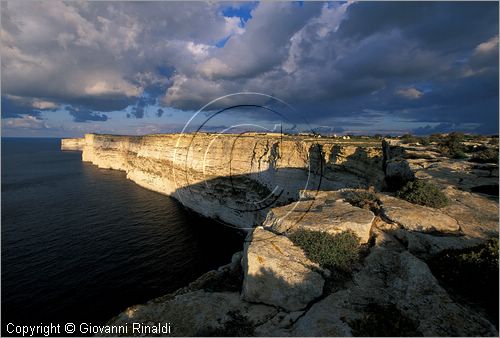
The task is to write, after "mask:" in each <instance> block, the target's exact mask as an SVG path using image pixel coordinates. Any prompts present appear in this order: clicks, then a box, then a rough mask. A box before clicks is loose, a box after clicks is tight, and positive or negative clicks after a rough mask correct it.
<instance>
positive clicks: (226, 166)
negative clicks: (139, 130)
mask: <svg viewBox="0 0 500 338" xmlns="http://www.w3.org/2000/svg"><path fill="white" fill-rule="evenodd" d="M70 143H71V144H76V143H79V144H83V147H82V150H83V153H82V159H83V161H87V162H91V163H93V164H95V165H97V166H98V167H100V168H107V169H116V170H123V171H125V172H126V173H127V178H128V179H130V180H132V181H134V182H136V183H137V184H139V185H141V186H142V187H145V188H147V189H150V190H153V191H157V192H159V193H162V194H166V195H170V196H173V197H174V198H176V199H178V200H179V201H180V202H181V203H182V204H183V205H184V206H186V207H188V208H190V209H192V210H194V211H196V212H198V213H200V214H202V215H204V216H207V217H211V218H214V219H220V220H222V221H224V222H226V223H228V224H231V225H234V226H237V227H239V228H250V227H253V226H255V225H259V224H262V222H263V221H264V219H265V216H266V214H267V212H268V210H269V209H270V208H271V207H275V206H278V205H283V204H287V203H290V202H291V201H295V200H298V199H299V191H300V190H332V189H340V188H345V187H352V188H362V187H368V186H379V185H380V184H381V181H382V179H383V171H382V150H381V147H380V144H377V143H376V142H372V143H370V142H358V143H356V142H349V143H345V142H344V143H342V141H339V140H335V139H329V138H311V137H309V138H308V137H305V136H284V135H278V134H253V133H251V134H241V135H232V134H207V133H197V134H163V135H146V136H117V135H97V134H87V135H85V138H84V139H82V140H81V141H79V142H74V141H71V142H69V141H65V142H64V144H65V146H64V147H63V149H69V148H66V144H70Z"/></svg>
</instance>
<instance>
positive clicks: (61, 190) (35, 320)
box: [1, 138, 243, 333]
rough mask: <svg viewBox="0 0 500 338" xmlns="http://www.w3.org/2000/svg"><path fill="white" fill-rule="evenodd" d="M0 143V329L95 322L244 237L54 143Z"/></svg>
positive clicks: (167, 287)
mask: <svg viewBox="0 0 500 338" xmlns="http://www.w3.org/2000/svg"><path fill="white" fill-rule="evenodd" d="M1 146H2V148H1V160H2V162H1V170H2V172H1V178H2V182H1V185H2V190H1V231H2V236H1V250H2V257H1V275H2V276H1V283H2V284H1V303H2V308H1V318H2V332H3V333H5V327H6V325H7V324H8V323H13V324H15V325H28V324H44V325H45V324H50V323H53V324H54V323H66V322H72V323H75V324H78V323H92V324H96V325H99V324H103V323H105V322H106V321H107V320H109V319H111V318H112V317H114V316H115V315H117V314H119V313H120V312H121V311H123V310H125V309H126V308H127V307H129V306H131V305H135V304H141V303H145V302H147V301H148V300H150V299H152V298H155V297H159V296H162V295H164V294H167V293H169V292H172V291H174V290H176V289H178V288H180V287H182V286H185V285H187V284H188V283H189V282H191V281H193V280H195V279H196V278H197V277H199V276H201V275H202V274H203V273H205V272H207V271H209V270H211V269H215V268H217V267H218V266H220V265H223V264H226V263H229V262H230V259H231V256H232V254H233V253H235V252H237V251H239V250H241V249H242V246H243V234H241V233H239V232H237V231H236V230H234V229H233V228H230V227H227V226H224V225H222V224H220V223H217V222H215V221H212V220H210V219H207V218H203V217H200V216H198V215H196V214H194V213H193V212H190V211H189V210H186V209H185V208H183V206H182V205H180V204H179V203H178V202H177V201H176V200H174V199H173V198H171V197H168V196H164V195H161V194H159V193H156V192H152V191H149V190H146V189H144V188H141V187H139V186H138V185H136V184H135V183H133V182H132V181H130V180H127V179H126V177H125V173H124V172H120V171H115V170H106V169H99V168H97V167H95V166H94V165H92V164H90V163H84V162H82V161H81V153H80V152H78V151H61V150H60V139H54V138H47V139H42V138H2V141H1Z"/></svg>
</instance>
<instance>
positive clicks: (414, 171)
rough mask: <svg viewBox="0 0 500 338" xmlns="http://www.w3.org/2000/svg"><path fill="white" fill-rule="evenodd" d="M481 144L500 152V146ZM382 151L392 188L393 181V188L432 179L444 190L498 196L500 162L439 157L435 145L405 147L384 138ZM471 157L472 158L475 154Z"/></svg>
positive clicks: (387, 180)
mask: <svg viewBox="0 0 500 338" xmlns="http://www.w3.org/2000/svg"><path fill="white" fill-rule="evenodd" d="M465 144H467V142H465ZM478 145H481V146H482V147H486V148H493V149H495V150H496V151H497V152H498V146H492V145H490V144H488V143H487V142H483V143H478ZM382 149H383V153H384V168H385V178H386V183H388V184H389V186H390V185H391V182H392V183H394V184H395V186H394V187H392V188H397V184H400V183H404V182H406V181H409V180H413V179H415V178H417V179H422V180H432V182H433V183H435V184H437V185H439V186H441V187H443V188H447V187H450V186H453V187H455V188H458V189H461V190H465V191H475V190H477V189H478V188H481V187H491V188H490V190H493V191H495V190H496V195H498V163H474V162H469V161H467V160H462V159H453V158H448V157H446V156H443V155H442V154H440V152H439V149H438V148H437V146H436V145H430V146H422V145H419V144H405V143H402V142H401V140H398V139H384V140H383V142H382ZM468 156H470V157H472V156H473V154H469V155H468ZM495 187H496V189H495ZM479 190H481V189H479Z"/></svg>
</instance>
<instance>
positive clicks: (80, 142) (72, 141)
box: [61, 138, 85, 150]
mask: <svg viewBox="0 0 500 338" xmlns="http://www.w3.org/2000/svg"><path fill="white" fill-rule="evenodd" d="M84 145H85V139H84V138H63V139H62V140H61V150H83V146H84Z"/></svg>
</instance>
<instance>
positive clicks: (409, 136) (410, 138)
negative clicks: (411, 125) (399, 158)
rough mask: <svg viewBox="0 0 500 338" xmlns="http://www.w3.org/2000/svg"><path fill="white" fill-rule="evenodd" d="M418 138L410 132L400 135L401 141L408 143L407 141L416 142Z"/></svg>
mask: <svg viewBox="0 0 500 338" xmlns="http://www.w3.org/2000/svg"><path fill="white" fill-rule="evenodd" d="M419 141H420V139H419V138H418V137H416V136H413V135H412V134H405V135H403V136H401V143H404V144H409V143H417V142H419Z"/></svg>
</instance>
